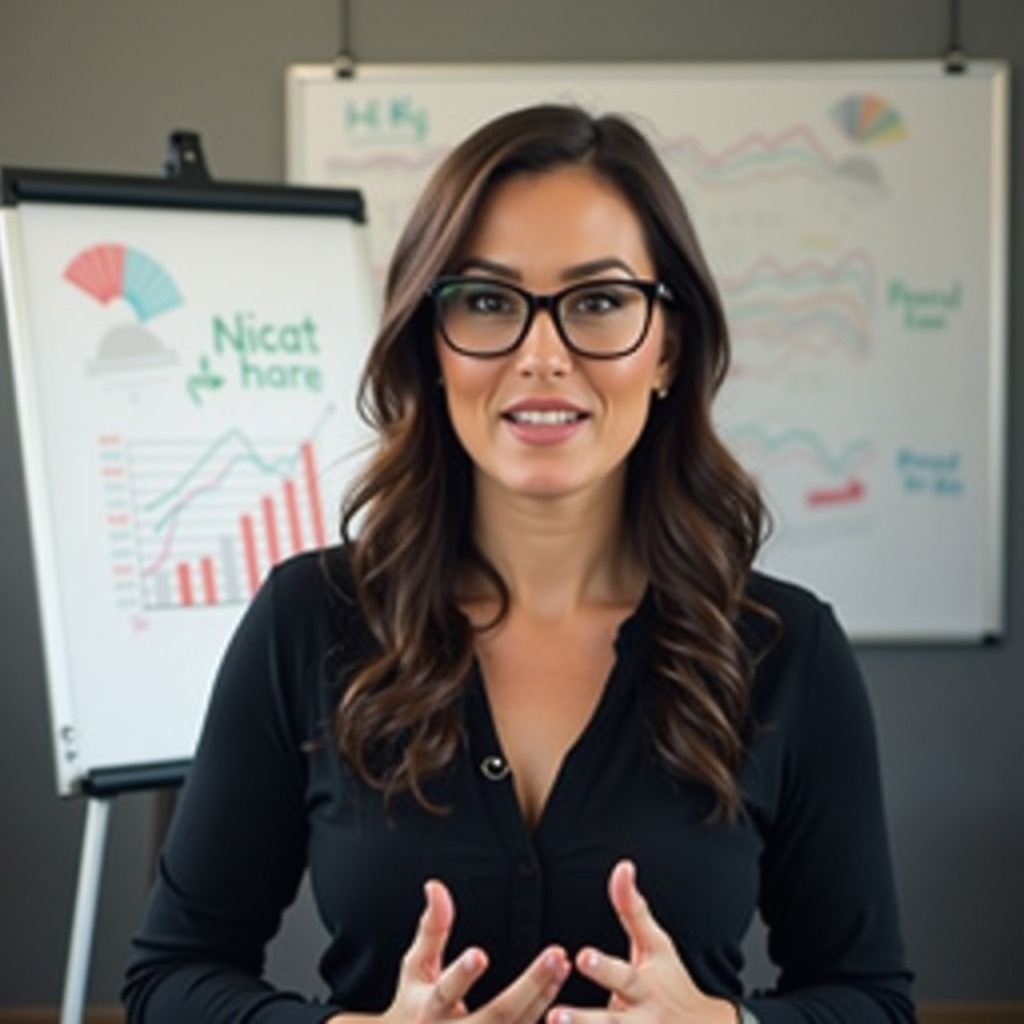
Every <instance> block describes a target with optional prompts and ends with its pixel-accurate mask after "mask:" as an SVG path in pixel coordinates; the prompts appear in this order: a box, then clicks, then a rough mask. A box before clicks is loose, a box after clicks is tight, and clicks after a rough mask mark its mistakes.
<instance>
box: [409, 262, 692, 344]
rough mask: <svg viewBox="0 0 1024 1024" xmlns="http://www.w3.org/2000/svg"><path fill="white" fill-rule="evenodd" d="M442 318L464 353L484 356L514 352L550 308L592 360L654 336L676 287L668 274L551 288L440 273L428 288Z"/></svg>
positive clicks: (563, 333) (448, 336)
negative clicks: (657, 308)
mask: <svg viewBox="0 0 1024 1024" xmlns="http://www.w3.org/2000/svg"><path fill="white" fill-rule="evenodd" d="M427 295H428V296H429V298H430V299H431V301H432V302H433V305H434V318H435V320H436V322H437V325H438V327H439V328H440V330H441V335H442V337H443V338H444V340H445V342H447V344H448V345H450V346H451V347H452V348H453V349H454V350H455V351H456V352H461V353H462V354H463V355H466V356H477V357H479V358H480V359H491V358H494V357H496V356H503V355H507V354H508V353H509V352H512V351H513V350H514V349H515V348H517V347H518V346H519V345H520V344H521V343H522V341H523V339H524V338H525V337H526V335H527V333H528V332H529V330H530V325H531V324H532V323H533V318H534V317H535V316H536V315H537V310H539V309H543V310H546V311H547V312H548V313H549V314H550V315H551V319H552V320H553V321H554V324H555V327H556V329H557V330H558V334H559V336H560V337H561V339H562V341H564V342H565V345H566V347H567V348H569V349H570V350H571V351H573V352H575V353H576V354H577V355H581V356H586V357H587V358H588V359H619V358H621V357H622V356H628V355H629V354H630V353H631V352H635V351H636V350H637V349H638V348H639V347H640V346H641V345H642V344H643V342H644V338H646V337H647V330H648V328H649V327H650V324H651V314H652V312H653V310H654V303H655V301H656V300H662V301H668V300H670V299H671V298H672V293H671V292H670V291H669V290H668V288H666V287H665V285H663V284H662V283H661V282H660V281H634V280H631V279H630V280H626V279H618V278H610V279H604V280H598V281H583V282H581V283H580V284H573V285H570V286H569V287H568V288H563V289H562V290H561V291H558V292H552V293H550V294H548V295H538V294H536V293H535V292H529V291H527V290H526V289H525V288H520V287H519V286H518V285H514V284H507V283H505V282H504V281H495V280H492V279H491V278H487V277H461V276H456V277H439V278H438V279H437V280H436V281H435V282H434V283H433V284H432V285H431V286H430V287H429V288H428V289H427Z"/></svg>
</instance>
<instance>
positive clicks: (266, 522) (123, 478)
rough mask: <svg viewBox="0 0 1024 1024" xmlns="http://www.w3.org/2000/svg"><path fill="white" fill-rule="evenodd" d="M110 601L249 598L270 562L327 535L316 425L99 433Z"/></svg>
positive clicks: (205, 602)
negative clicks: (259, 434) (186, 435)
mask: <svg viewBox="0 0 1024 1024" xmlns="http://www.w3.org/2000/svg"><path fill="white" fill-rule="evenodd" d="M99 449H100V465H101V478H102V483H103V488H104V498H105V504H106V509H107V528H108V537H109V543H110V555H111V570H112V579H113V585H114V593H115V596H116V601H117V604H118V607H120V608H123V609H125V610H128V609H142V610H144V611H149V612H154V611H163V610H170V609H189V608H203V607H206V608H209V607H214V606H225V605H239V604H245V603H247V602H248V601H249V600H250V599H251V597H252V596H253V594H255V592H256V591H257V590H258V589H259V587H260V585H261V583H262V582H263V580H264V579H265V577H266V575H267V573H268V572H269V570H270V569H271V568H272V567H273V566H275V565H277V564H278V563H279V562H281V561H282V560H284V559H285V558H288V557H290V556H291V555H294V554H298V553H299V552H302V551H306V550H309V549H312V548H319V547H323V546H324V545H325V544H326V543H327V534H328V527H327V522H326V515H325V510H324V493H323V491H324V487H323V481H322V475H321V467H320V457H319V453H318V450H317V446H316V441H315V432H314V435H311V436H309V437H306V438H303V439H301V440H299V441H296V440H294V439H292V440H279V439H278V440H276V439H265V438H259V439H257V438H252V437H250V436H249V435H247V434H246V433H245V432H244V431H242V430H240V429H237V428H235V429H231V430H228V431H225V432H224V433H223V434H221V435H220V436H219V437H217V438H214V439H211V440H205V441H204V440H199V439H196V440H191V439H178V438H175V439H152V438H150V439H137V438H134V439H133V438H128V437H124V436H122V435H118V434H110V435H106V436H103V437H101V438H100V439H99Z"/></svg>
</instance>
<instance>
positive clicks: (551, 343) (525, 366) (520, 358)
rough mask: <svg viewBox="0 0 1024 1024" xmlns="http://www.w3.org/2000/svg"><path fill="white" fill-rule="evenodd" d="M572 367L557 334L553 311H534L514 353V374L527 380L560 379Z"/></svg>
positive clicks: (567, 352)
mask: <svg viewBox="0 0 1024 1024" xmlns="http://www.w3.org/2000/svg"><path fill="white" fill-rule="evenodd" d="M571 364H572V353H571V352H570V351H569V349H568V347H567V346H566V344H565V342H564V341H563V340H562V336H561V335H560V334H559V333H558V328H557V327H556V326H555V318H554V312H553V310H551V309H550V308H546V309H537V310H536V311H535V313H534V316H533V320H532V321H531V322H530V327H529V330H527V332H526V336H525V337H524V338H523V340H522V341H521V342H520V343H519V347H518V348H517V349H516V370H517V371H518V372H519V373H521V374H523V375H524V376H528V377H533V376H538V377H546V376H553V377H561V376H563V375H564V374H566V373H568V372H569V368H570V366H571Z"/></svg>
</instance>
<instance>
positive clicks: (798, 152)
mask: <svg viewBox="0 0 1024 1024" xmlns="http://www.w3.org/2000/svg"><path fill="white" fill-rule="evenodd" d="M449 148H450V147H448V146H431V147H425V148H422V149H416V150H411V151H406V152H395V151H391V150H389V151H386V152H376V153H366V154H365V155H357V154H350V153H335V154H333V155H332V156H330V157H328V158H327V159H326V160H325V167H326V169H327V172H328V175H329V176H330V177H332V178H343V177H346V176H351V175H356V174H360V173H367V172H373V173H392V172H405V173H415V174H422V173H425V172H426V171H428V170H430V169H431V168H433V167H435V166H436V165H437V164H438V163H439V162H440V160H441V159H442V158H443V157H444V156H445V155H446V154H447V152H448V150H449ZM657 149H658V152H659V153H660V155H661V157H662V159H663V160H665V162H666V163H668V164H671V165H679V166H680V167H681V168H682V169H683V170H684V171H685V172H686V173H688V174H689V175H690V176H691V177H692V178H695V179H696V180H697V181H699V182H701V183H702V184H704V185H707V186H717V187H724V186H730V187H731V186H738V185H749V184H751V183H753V182H754V181H760V180H773V179H776V178H788V177H793V176H799V177H809V178H812V179H814V180H823V179H827V180H833V179H835V178H836V176H837V175H838V176H840V177H842V176H843V175H844V163H843V161H842V160H839V159H837V158H835V157H833V155H832V154H831V152H830V151H829V149H828V147H827V146H826V145H825V143H823V142H822V141H821V140H820V139H819V138H818V136H817V135H816V134H815V132H814V130H813V129H812V128H811V127H809V126H808V125H804V124H798V125H792V126H790V127H788V128H785V129H783V130H781V131H779V132H776V133H774V134H766V133H764V132H752V133H750V134H748V135H745V136H743V137H742V138H740V139H737V140H736V141H735V142H731V143H729V144H728V145H727V146H724V147H723V148H722V149H719V150H712V149H710V148H709V147H707V146H706V145H705V144H704V143H703V142H702V141H701V140H700V139H699V138H697V137H696V136H694V135H682V136H677V137H675V138H669V139H666V140H664V141H662V142H659V143H658V145H657Z"/></svg>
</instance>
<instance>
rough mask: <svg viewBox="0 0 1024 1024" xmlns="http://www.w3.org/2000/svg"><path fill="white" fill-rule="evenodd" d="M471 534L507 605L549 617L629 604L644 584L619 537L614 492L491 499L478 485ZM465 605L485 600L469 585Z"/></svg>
mask: <svg viewBox="0 0 1024 1024" xmlns="http://www.w3.org/2000/svg"><path fill="white" fill-rule="evenodd" d="M474 534H475V538H476V543H477V546H478V547H479V549H480V551H481V552H482V554H483V555H484V556H485V557H486V558H487V559H488V561H490V563H491V564H492V565H493V566H494V567H495V568H496V569H497V570H498V572H499V573H500V575H501V577H502V579H503V580H504V581H505V583H506V585H507V586H508V588H509V594H510V597H511V602H512V607H513V609H514V610H516V611H520V612H523V613H525V614H527V615H529V616H531V617H536V618H538V619H557V618H561V617H563V616H566V615H569V614H571V613H573V612H575V611H577V610H579V609H581V608H583V607H585V606H591V607H592V606H595V605H597V606H608V605H626V606H634V605H635V604H636V603H637V602H638V601H639V600H640V597H641V595H642V593H643V588H644V586H645V584H646V580H645V578H644V574H643V572H642V571H641V569H640V567H639V565H638V564H637V562H636V559H635V557H634V555H633V553H632V551H631V550H630V546H629V543H628V540H627V537H626V530H625V519H624V516H623V509H622V493H621V489H619V490H618V492H617V493H616V494H615V495H613V496H609V497H607V498H606V499H605V500H598V501H595V500H593V498H592V497H584V496H580V495H568V496H560V497H557V498H534V497H523V496H521V495H512V496H509V495H508V494H503V495H501V496H497V495H493V494H491V493H490V492H489V490H488V488H487V487H486V486H480V485H479V482H478V486H477V490H476V500H475V514H474ZM467 596H468V598H469V601H470V602H475V601H477V600H483V601H487V600H488V598H490V597H491V595H489V594H486V593H485V592H481V591H480V589H479V588H478V587H474V586H473V585H472V583H470V586H469V588H468V593H467Z"/></svg>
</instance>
